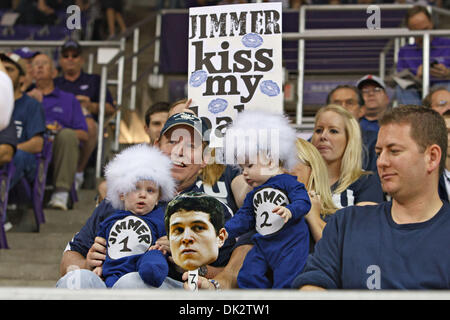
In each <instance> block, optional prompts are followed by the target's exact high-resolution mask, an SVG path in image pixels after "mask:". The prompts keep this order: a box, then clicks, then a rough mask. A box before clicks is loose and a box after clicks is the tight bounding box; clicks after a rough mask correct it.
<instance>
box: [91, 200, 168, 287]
mask: <svg viewBox="0 0 450 320" xmlns="http://www.w3.org/2000/svg"><path fill="white" fill-rule="evenodd" d="M165 234H166V232H165V226H164V209H163V207H161V206H157V207H155V208H154V209H153V211H151V212H149V213H147V214H145V215H142V216H138V215H135V214H133V213H132V212H130V211H123V210H117V211H115V212H114V213H113V214H112V215H110V216H109V217H108V218H106V219H105V220H104V221H103V222H102V223H101V224H100V231H99V232H98V234H97V235H98V236H99V237H102V238H105V239H106V241H107V249H106V259H105V262H104V263H103V270H102V275H103V277H104V278H105V284H106V286H107V287H108V288H110V287H112V286H113V285H114V283H116V281H117V280H119V278H120V277H122V276H123V275H125V274H127V273H130V272H139V275H140V277H141V279H142V280H143V281H144V282H145V283H146V284H148V285H151V286H153V287H156V288H158V287H160V286H161V284H162V283H163V281H164V279H165V278H166V277H167V275H168V273H169V266H168V264H167V261H166V258H165V256H164V255H163V254H162V253H161V251H159V250H151V251H148V248H150V246H152V245H153V244H155V241H156V240H157V239H159V238H160V237H162V236H163V235H165Z"/></svg>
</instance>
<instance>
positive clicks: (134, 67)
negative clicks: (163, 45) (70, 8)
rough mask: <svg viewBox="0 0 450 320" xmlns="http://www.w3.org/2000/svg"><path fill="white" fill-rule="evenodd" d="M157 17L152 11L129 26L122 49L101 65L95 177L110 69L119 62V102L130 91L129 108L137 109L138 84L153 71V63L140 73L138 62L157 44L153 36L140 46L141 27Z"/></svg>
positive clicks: (117, 131) (116, 145)
mask: <svg viewBox="0 0 450 320" xmlns="http://www.w3.org/2000/svg"><path fill="white" fill-rule="evenodd" d="M154 19H155V14H154V13H151V14H150V15H149V16H148V17H147V18H145V19H143V20H141V21H139V22H137V23H135V24H134V25H132V26H130V27H129V28H127V30H126V31H125V32H124V33H123V34H121V35H120V41H121V43H122V44H123V46H122V47H121V48H120V51H119V52H117V54H116V55H115V56H114V57H113V58H112V59H111V60H110V61H109V62H107V63H104V64H102V65H101V89H100V104H99V123H98V126H99V129H98V130H99V131H98V132H99V135H98V146H97V159H96V166H95V177H96V178H97V179H98V178H100V176H101V165H102V160H103V157H102V153H103V128H104V116H105V104H106V85H107V83H108V80H107V79H108V74H109V73H108V70H109V68H111V67H114V66H115V65H116V64H119V70H120V76H119V79H118V83H119V85H120V87H119V88H118V96H117V104H118V105H119V106H122V105H123V96H124V94H126V93H128V92H130V102H129V105H128V109H130V110H135V109H136V95H137V85H138V83H139V81H140V80H141V79H142V78H143V77H144V76H145V75H148V74H149V73H150V72H151V71H153V65H152V66H150V67H147V68H145V69H144V70H143V71H142V72H141V73H140V74H139V73H138V62H139V55H140V54H142V52H144V50H145V49H147V48H149V47H151V46H152V45H154V44H155V39H154V38H152V39H150V40H149V41H148V42H146V43H144V44H143V45H142V46H140V43H139V42H140V28H141V27H142V26H144V25H146V24H148V23H150V22H153V21H154ZM130 36H132V37H133V48H132V53H131V54H130V55H127V56H126V52H125V43H126V39H127V38H128V37H130ZM129 60H131V82H130V83H129V84H128V85H127V86H126V87H123V75H124V68H125V62H127V61H129ZM121 116H122V112H121V110H120V109H119V110H118V111H117V112H116V121H115V122H116V126H115V139H114V145H113V148H112V149H113V151H118V150H119V136H120V121H121Z"/></svg>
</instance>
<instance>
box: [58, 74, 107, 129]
mask: <svg viewBox="0 0 450 320" xmlns="http://www.w3.org/2000/svg"><path fill="white" fill-rule="evenodd" d="M54 83H55V86H57V87H58V88H59V89H61V90H64V91H67V92H70V93H73V94H74V95H76V96H77V95H83V96H87V97H89V98H90V99H91V101H92V102H96V103H99V102H100V83H101V79H100V76H99V75H97V74H89V73H85V72H84V71H81V74H80V76H79V77H78V78H77V79H76V80H75V81H69V80H66V79H65V78H64V77H63V76H61V77H57V78H55V80H54ZM105 101H106V102H108V103H110V104H111V105H112V106H114V103H113V98H112V96H111V93H110V92H109V90H108V89H107V90H106V99H105ZM92 117H93V118H94V120H95V121H98V115H96V114H93V115H92Z"/></svg>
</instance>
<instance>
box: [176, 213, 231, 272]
mask: <svg viewBox="0 0 450 320" xmlns="http://www.w3.org/2000/svg"><path fill="white" fill-rule="evenodd" d="M226 237H227V234H226V231H225V229H224V228H222V229H220V231H219V234H216V230H215V228H214V226H213V224H212V223H211V221H210V214H209V213H206V212H202V211H195V210H190V211H185V210H180V211H178V212H175V213H174V214H172V215H171V216H170V220H169V244H170V250H171V252H172V258H173V260H174V261H175V263H176V264H177V265H178V266H180V267H181V268H183V269H184V270H196V269H198V268H199V267H201V266H204V265H207V264H210V263H213V262H214V261H216V260H217V257H218V255H219V248H220V247H222V245H223V243H224V242H225V239H226Z"/></svg>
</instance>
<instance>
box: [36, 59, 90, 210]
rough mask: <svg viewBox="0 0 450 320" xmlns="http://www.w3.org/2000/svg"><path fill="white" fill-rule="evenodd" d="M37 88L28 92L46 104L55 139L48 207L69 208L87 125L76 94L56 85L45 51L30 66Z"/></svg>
mask: <svg viewBox="0 0 450 320" xmlns="http://www.w3.org/2000/svg"><path fill="white" fill-rule="evenodd" d="M31 71H32V74H33V78H34V79H35V81H36V87H35V88H34V89H32V90H31V91H29V92H28V95H30V96H31V97H33V98H35V99H36V100H38V101H40V102H41V103H42V105H43V107H44V113H45V118H46V123H47V128H48V129H50V130H52V131H53V132H54V133H55V137H54V141H53V155H52V163H53V171H52V173H53V184H54V187H55V191H54V192H53V194H52V197H51V199H50V202H49V206H50V207H53V208H57V209H61V210H67V200H68V196H69V190H70V188H71V186H72V184H73V181H74V177H75V172H76V169H77V165H78V158H79V154H80V148H79V145H80V143H82V142H86V141H87V140H88V134H87V124H86V120H85V118H84V115H83V112H82V110H81V105H80V103H79V102H78V100H77V98H76V97H75V95H73V94H72V93H69V92H65V91H62V90H60V89H59V88H57V87H55V84H54V82H53V75H54V74H55V73H56V70H55V67H54V64H53V61H52V59H51V58H50V57H49V56H47V55H46V54H38V55H37V56H36V57H34V59H33V62H32V68H31Z"/></svg>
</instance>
